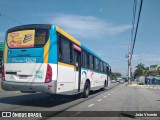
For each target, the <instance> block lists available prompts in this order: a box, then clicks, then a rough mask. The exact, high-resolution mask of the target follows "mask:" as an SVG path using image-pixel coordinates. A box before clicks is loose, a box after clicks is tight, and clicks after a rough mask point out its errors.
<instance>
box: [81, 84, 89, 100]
mask: <svg viewBox="0 0 160 120" xmlns="http://www.w3.org/2000/svg"><path fill="white" fill-rule="evenodd" d="M89 92H90V85H89V82H86V83H85V85H84V91H83V97H84V98H87V97H88V96H89Z"/></svg>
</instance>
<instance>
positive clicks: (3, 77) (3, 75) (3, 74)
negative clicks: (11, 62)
mask: <svg viewBox="0 0 160 120" xmlns="http://www.w3.org/2000/svg"><path fill="white" fill-rule="evenodd" d="M4 72H5V71H4V64H3V65H2V80H5V73H4Z"/></svg>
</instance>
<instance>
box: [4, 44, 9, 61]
mask: <svg viewBox="0 0 160 120" xmlns="http://www.w3.org/2000/svg"><path fill="white" fill-rule="evenodd" d="M7 55H8V46H7V44H6V43H5V48H4V63H7Z"/></svg>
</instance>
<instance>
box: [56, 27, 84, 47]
mask: <svg viewBox="0 0 160 120" xmlns="http://www.w3.org/2000/svg"><path fill="white" fill-rule="evenodd" d="M56 30H57V31H58V32H59V33H61V34H62V35H64V36H65V37H67V38H68V39H69V40H70V41H72V42H74V43H75V44H77V45H79V46H80V45H81V43H80V42H79V41H78V40H76V39H75V38H73V37H72V36H71V35H69V34H68V33H66V32H65V31H63V30H62V29H61V28H59V27H57V26H56Z"/></svg>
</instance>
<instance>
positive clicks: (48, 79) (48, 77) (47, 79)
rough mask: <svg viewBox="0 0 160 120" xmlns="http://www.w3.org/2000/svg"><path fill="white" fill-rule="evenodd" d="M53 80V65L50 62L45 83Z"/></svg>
mask: <svg viewBox="0 0 160 120" xmlns="http://www.w3.org/2000/svg"><path fill="white" fill-rule="evenodd" d="M51 81H52V67H51V66H50V65H49V64H48V65H47V71H46V78H45V83H49V82H51Z"/></svg>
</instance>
